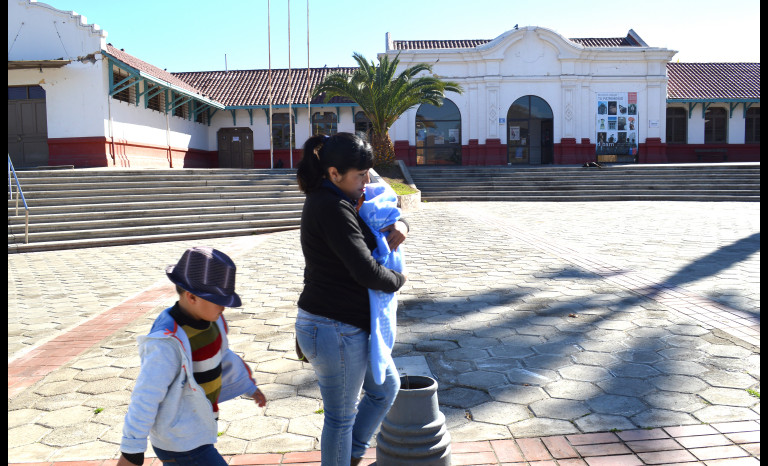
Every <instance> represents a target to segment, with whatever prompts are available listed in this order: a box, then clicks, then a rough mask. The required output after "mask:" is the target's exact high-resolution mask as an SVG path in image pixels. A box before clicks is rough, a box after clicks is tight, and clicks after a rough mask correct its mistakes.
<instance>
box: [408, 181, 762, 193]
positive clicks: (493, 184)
mask: <svg viewBox="0 0 768 466" xmlns="http://www.w3.org/2000/svg"><path fill="white" fill-rule="evenodd" d="M539 187H541V188H543V189H546V188H554V189H557V188H562V189H617V188H622V189H635V188H638V189H642V188H655V189H664V188H669V189H675V188H677V189H680V188H685V189H704V190H722V189H751V190H756V191H759V190H760V183H759V182H758V183H752V182H750V183H737V182H733V181H730V182H727V183H705V182H701V181H698V180H697V181H689V180H679V181H678V182H676V183H674V182H672V181H666V180H665V181H663V182H662V181H656V182H654V181H653V180H647V181H642V182H641V181H631V182H629V181H624V182H622V181H614V180H611V181H601V182H599V183H598V182H596V183H589V181H585V180H562V181H552V182H536V181H531V180H520V181H518V182H499V181H491V180H488V181H484V180H479V181H474V180H460V181H459V180H457V181H455V182H453V183H449V184H446V183H440V182H434V181H430V182H421V183H419V190H420V191H422V192H430V191H452V190H460V189H504V188H507V189H517V188H521V189H523V188H539Z"/></svg>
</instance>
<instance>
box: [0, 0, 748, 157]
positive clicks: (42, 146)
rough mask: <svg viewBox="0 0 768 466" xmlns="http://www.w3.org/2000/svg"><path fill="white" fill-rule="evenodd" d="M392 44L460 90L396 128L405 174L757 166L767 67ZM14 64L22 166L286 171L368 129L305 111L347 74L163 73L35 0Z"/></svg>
mask: <svg viewBox="0 0 768 466" xmlns="http://www.w3.org/2000/svg"><path fill="white" fill-rule="evenodd" d="M386 44H387V46H386V50H385V51H384V52H382V53H381V54H379V55H380V56H382V55H387V56H389V57H390V59H392V58H394V57H395V56H399V59H400V62H401V66H410V65H413V64H416V63H428V64H431V65H432V66H433V72H434V74H436V75H437V76H439V77H440V78H443V79H446V80H451V81H456V82H458V83H459V84H460V85H461V86H462V87H463V89H464V92H463V93H462V94H460V95H459V94H455V93H448V94H447V95H446V101H445V103H444V105H443V106H441V107H434V106H431V105H422V106H419V107H414V108H412V109H410V110H408V111H407V112H406V113H405V114H404V115H403V116H402V117H401V118H400V119H399V120H398V121H397V122H396V123H395V124H394V126H393V127H392V128H391V131H390V135H391V137H392V140H393V141H395V150H396V153H397V156H398V158H400V159H403V160H405V161H406V163H408V164H410V165H415V164H462V165H507V164H534V165H535V164H576V163H578V164H580V163H583V162H585V161H591V160H598V161H605V162H612V161H616V162H637V163H664V162H694V161H700V160H707V161H710V160H713V161H722V160H731V161H741V160H745V161H746V160H749V161H759V152H760V136H759V127H760V64H759V63H730V64H727V63H672V62H671V60H672V58H673V56H674V55H675V53H676V52H675V51H673V50H669V49H665V48H658V47H651V46H649V45H648V44H646V43H645V42H644V41H643V40H642V39H641V38H640V37H639V35H638V34H637V33H635V32H634V31H633V30H629V32H628V34H627V35H626V36H625V37H618V38H575V39H573V38H571V39H569V38H565V37H563V36H561V35H560V34H558V33H557V32H555V31H552V30H550V29H547V28H543V27H530V26H529V27H522V28H519V29H518V28H515V29H513V30H510V31H508V32H506V33H504V34H502V35H500V36H499V37H497V38H495V39H488V40H466V41H463V40H450V41H444V40H440V41H437V40H436V41H394V40H392V39H391V38H390V37H389V35H387V38H386ZM122 46H123V47H128V48H130V44H122ZM8 50H9V52H8V108H9V110H8V111H9V131H8V132H9V134H8V151H9V154H10V156H11V158H12V160H13V162H14V164H15V165H16V166H17V167H30V166H41V165H75V166H77V167H89V166H98V167H112V166H116V167H267V168H268V167H272V166H278V167H279V166H282V167H285V168H289V167H292V166H295V164H296V162H297V161H298V160H299V158H300V157H301V152H300V150H298V149H296V146H297V145H298V146H299V147H300V146H301V144H302V143H303V141H304V140H305V139H306V138H307V137H309V136H310V135H311V134H314V133H318V132H322V133H326V134H329V133H334V132H337V131H365V130H366V129H367V128H368V126H367V125H368V123H367V120H366V118H365V117H364V115H363V114H362V112H361V111H360V108H359V107H357V106H356V105H355V103H354V102H351V101H347V100H345V99H338V98H335V99H332V100H331V101H329V102H328V103H324V102H322V99H319V98H318V99H315V100H314V101H312V102H310V103H307V97H306V96H307V94H308V92H307V90H308V87H309V88H310V89H311V88H312V87H313V86H315V85H316V84H317V83H319V82H320V81H321V80H322V79H323V78H324V77H325V76H327V75H328V74H330V73H333V72H344V73H351V72H352V71H353V70H354V69H353V68H313V69H309V70H307V69H297V70H292V71H289V70H271V73H270V72H269V71H268V70H231V71H207V72H181V73H169V72H167V71H166V70H161V69H159V68H157V67H156V66H153V65H151V64H149V63H146V62H144V61H142V60H140V59H139V58H137V57H135V56H133V55H131V54H129V53H127V52H126V51H125V49H124V48H118V47H114V46H113V45H112V44H109V43H107V34H106V32H105V31H103V30H102V29H100V28H99V27H98V26H97V25H95V24H89V23H87V21H86V18H85V17H83V16H80V15H78V14H76V13H73V12H68V11H61V10H58V9H55V8H53V7H51V6H49V5H46V4H44V3H39V2H34V1H30V0H9V2H8ZM289 74H290V76H289ZM270 75H271V79H270ZM288 82H290V83H291V85H290V86H289V85H288ZM270 89H271V92H270ZM270 94H271V96H272V97H271V101H270ZM310 115H311V118H310ZM270 135H271V137H270ZM289 149H292V150H289ZM289 152H290V153H291V154H292V157H289Z"/></svg>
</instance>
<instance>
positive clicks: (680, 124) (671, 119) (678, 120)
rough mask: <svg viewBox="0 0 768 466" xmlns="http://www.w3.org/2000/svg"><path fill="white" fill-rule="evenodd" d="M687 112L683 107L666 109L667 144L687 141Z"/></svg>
mask: <svg viewBox="0 0 768 466" xmlns="http://www.w3.org/2000/svg"><path fill="white" fill-rule="evenodd" d="M687 125H688V112H687V111H686V110H685V109H684V108H679V107H672V108H668V109H667V144H685V143H686V141H687V136H686V134H687Z"/></svg>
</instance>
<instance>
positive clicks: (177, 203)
mask: <svg viewBox="0 0 768 466" xmlns="http://www.w3.org/2000/svg"><path fill="white" fill-rule="evenodd" d="M112 200H113V201H114V199H112ZM61 201H62V203H61V204H58V203H55V202H49V203H48V205H46V203H37V204H38V205H33V206H30V208H29V211H30V215H33V214H42V215H46V214H53V213H77V212H101V211H119V210H127V211H131V210H153V209H164V208H168V209H178V208H185V207H190V206H192V205H194V206H195V208H196V207H199V208H210V207H238V206H243V207H254V208H258V207H262V206H271V205H294V204H301V205H302V206H303V205H304V195H303V194H302V195H297V196H295V197H293V196H284V197H271V196H269V197H267V196H264V197H249V198H244V199H242V198H232V199H221V198H213V199H197V200H195V202H194V203H191V202H190V200H189V199H177V200H163V201H155V200H152V201H146V202H141V204H135V203H126V202H100V203H98V204H88V203H82V204H72V203H69V201H70V200H69V199H62V200H61ZM40 204H42V205H40ZM23 211H24V206H23V205H22V206H21V208H20V209H19V215H21V216H23V215H24V212H23ZM15 212H16V203H15V201H9V202H8V215H9V216H11V215H14V213H15Z"/></svg>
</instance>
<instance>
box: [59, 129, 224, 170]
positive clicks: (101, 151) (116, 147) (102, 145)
mask: <svg viewBox="0 0 768 466" xmlns="http://www.w3.org/2000/svg"><path fill="white" fill-rule="evenodd" d="M218 155H219V154H218V151H207V150H200V149H193V148H186V149H184V148H176V147H168V146H156V145H152V144H144V143H136V142H131V141H126V140H121V139H115V140H114V142H112V141H110V140H109V139H108V138H106V137H100V136H97V137H87V138H51V139H48V164H49V165H74V166H75V167H76V168H87V167H124V168H128V167H132V168H216V167H218V166H219V161H218Z"/></svg>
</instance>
